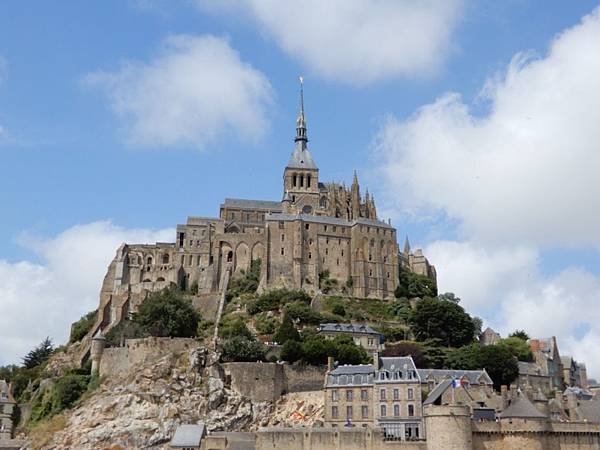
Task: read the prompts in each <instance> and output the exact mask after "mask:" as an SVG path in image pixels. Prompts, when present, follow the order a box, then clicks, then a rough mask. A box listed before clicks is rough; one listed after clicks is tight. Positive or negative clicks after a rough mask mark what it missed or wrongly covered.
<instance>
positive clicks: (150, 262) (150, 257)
mask: <svg viewBox="0 0 600 450" xmlns="http://www.w3.org/2000/svg"><path fill="white" fill-rule="evenodd" d="M146 263H147V264H148V265H149V266H151V265H152V256H148V258H146Z"/></svg>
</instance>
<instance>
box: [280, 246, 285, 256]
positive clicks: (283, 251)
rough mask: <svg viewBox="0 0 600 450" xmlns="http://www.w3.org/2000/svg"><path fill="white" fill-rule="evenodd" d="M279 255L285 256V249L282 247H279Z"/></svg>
mask: <svg viewBox="0 0 600 450" xmlns="http://www.w3.org/2000/svg"><path fill="white" fill-rule="evenodd" d="M281 255H282V256H283V255H285V249H284V248H283V247H281Z"/></svg>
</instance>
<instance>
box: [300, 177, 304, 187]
mask: <svg viewBox="0 0 600 450" xmlns="http://www.w3.org/2000/svg"><path fill="white" fill-rule="evenodd" d="M300 187H304V175H300Z"/></svg>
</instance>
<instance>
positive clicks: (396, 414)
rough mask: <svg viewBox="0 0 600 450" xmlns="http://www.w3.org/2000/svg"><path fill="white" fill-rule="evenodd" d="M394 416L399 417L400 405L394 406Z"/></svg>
mask: <svg viewBox="0 0 600 450" xmlns="http://www.w3.org/2000/svg"><path fill="white" fill-rule="evenodd" d="M394 416H395V417H399V416H400V405H394Z"/></svg>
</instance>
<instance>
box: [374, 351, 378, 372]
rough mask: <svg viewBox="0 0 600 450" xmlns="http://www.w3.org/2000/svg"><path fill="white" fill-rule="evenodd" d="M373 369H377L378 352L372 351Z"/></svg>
mask: <svg viewBox="0 0 600 450" xmlns="http://www.w3.org/2000/svg"><path fill="white" fill-rule="evenodd" d="M373 369H374V370H376V371H377V370H379V352H373Z"/></svg>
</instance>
